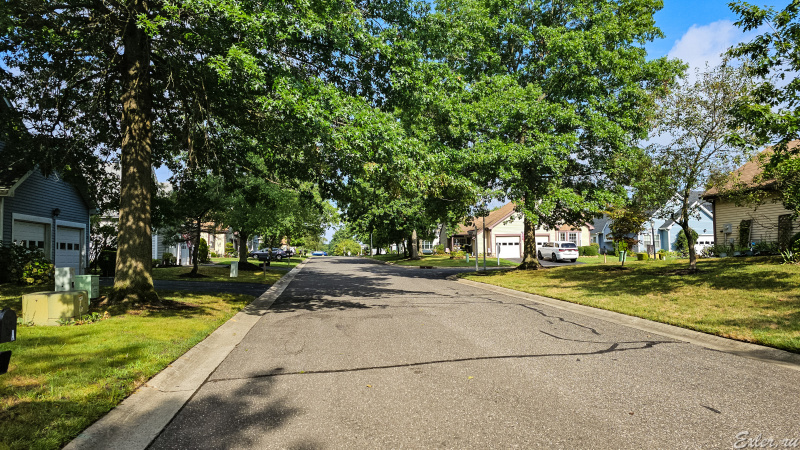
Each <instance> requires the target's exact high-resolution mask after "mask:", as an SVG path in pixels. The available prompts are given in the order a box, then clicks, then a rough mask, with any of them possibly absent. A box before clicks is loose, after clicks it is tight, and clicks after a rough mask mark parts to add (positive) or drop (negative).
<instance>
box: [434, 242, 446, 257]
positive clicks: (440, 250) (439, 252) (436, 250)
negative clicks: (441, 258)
mask: <svg viewBox="0 0 800 450" xmlns="http://www.w3.org/2000/svg"><path fill="white" fill-rule="evenodd" d="M433 252H434V253H436V254H437V255H444V245H442V244H439V245H434V246H433Z"/></svg>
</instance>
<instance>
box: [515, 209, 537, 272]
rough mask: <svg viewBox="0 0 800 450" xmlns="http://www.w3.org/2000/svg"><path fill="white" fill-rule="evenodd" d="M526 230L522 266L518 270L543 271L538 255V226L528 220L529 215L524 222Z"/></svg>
mask: <svg viewBox="0 0 800 450" xmlns="http://www.w3.org/2000/svg"><path fill="white" fill-rule="evenodd" d="M523 224H524V230H525V243H524V244H523V252H522V264H520V265H519V266H518V267H517V268H518V269H523V270H536V269H541V268H542V264H541V263H539V255H538V254H537V253H536V226H535V225H534V224H533V222H531V221H530V220H529V219H528V216H527V214H526V215H525V220H524V221H523Z"/></svg>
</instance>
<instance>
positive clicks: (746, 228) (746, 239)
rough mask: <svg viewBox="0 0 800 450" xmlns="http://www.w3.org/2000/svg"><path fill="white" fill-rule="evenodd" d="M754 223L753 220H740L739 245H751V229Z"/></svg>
mask: <svg viewBox="0 0 800 450" xmlns="http://www.w3.org/2000/svg"><path fill="white" fill-rule="evenodd" d="M752 225H753V221H752V220H742V221H741V222H739V246H742V247H744V246H747V247H749V246H750V229H751V227H752Z"/></svg>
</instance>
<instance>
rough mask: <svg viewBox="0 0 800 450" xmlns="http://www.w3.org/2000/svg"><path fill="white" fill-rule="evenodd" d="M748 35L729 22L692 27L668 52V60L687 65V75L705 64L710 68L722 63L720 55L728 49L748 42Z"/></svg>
mask: <svg viewBox="0 0 800 450" xmlns="http://www.w3.org/2000/svg"><path fill="white" fill-rule="evenodd" d="M750 37H751V35H750V33H748V34H744V33H742V31H741V30H740V29H739V28H738V27H737V26H736V25H734V24H733V22H731V21H730V20H719V21H717V22H712V23H710V24H708V25H699V26H698V25H692V26H691V27H690V28H689V30H688V31H686V33H684V35H683V36H681V38H680V39H678V40H677V41H676V42H675V45H673V46H672V50H670V51H669V54H668V55H669V57H670V58H680V59H682V60H683V61H684V62H685V63H687V64H689V75H690V76H692V75H693V74H694V71H695V69H701V70H703V69H704V68H705V66H706V63H708V65H709V66H710V67H714V66H717V65H719V64H720V63H721V62H722V54H723V53H724V52H725V51H726V50H728V49H729V48H730V47H732V46H734V45H736V44H738V43H739V42H743V41H745V40H748V39H749V38H750Z"/></svg>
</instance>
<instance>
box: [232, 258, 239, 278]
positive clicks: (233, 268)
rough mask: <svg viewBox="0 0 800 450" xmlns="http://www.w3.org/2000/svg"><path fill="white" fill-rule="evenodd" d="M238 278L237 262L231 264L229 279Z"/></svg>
mask: <svg viewBox="0 0 800 450" xmlns="http://www.w3.org/2000/svg"><path fill="white" fill-rule="evenodd" d="M238 276H239V261H233V262H231V278H237V277H238Z"/></svg>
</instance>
